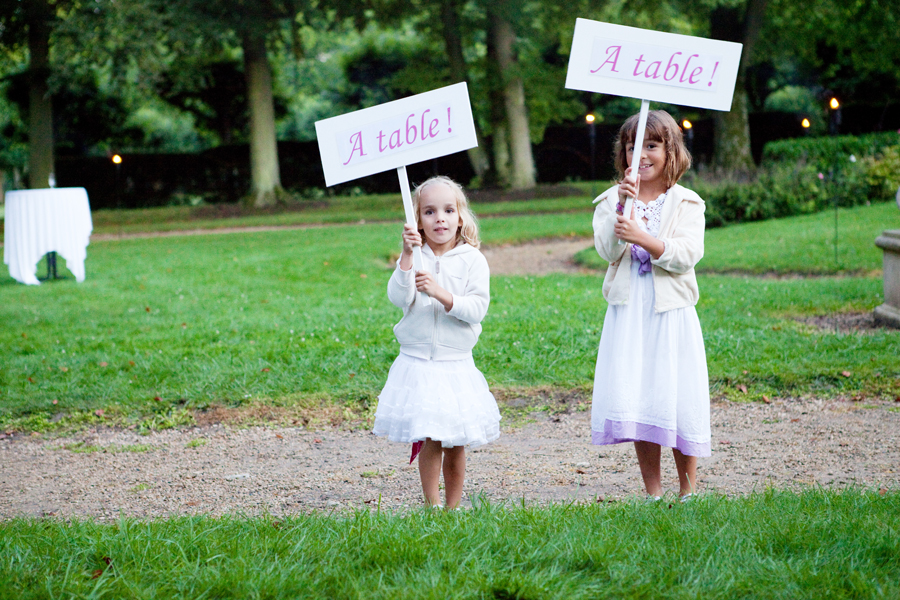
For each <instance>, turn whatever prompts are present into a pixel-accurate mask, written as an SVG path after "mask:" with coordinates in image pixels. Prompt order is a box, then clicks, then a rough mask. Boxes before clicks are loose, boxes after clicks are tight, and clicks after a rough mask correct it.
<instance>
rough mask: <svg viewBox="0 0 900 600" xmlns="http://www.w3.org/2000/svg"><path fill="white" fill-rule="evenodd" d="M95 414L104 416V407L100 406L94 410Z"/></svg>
mask: <svg viewBox="0 0 900 600" xmlns="http://www.w3.org/2000/svg"><path fill="white" fill-rule="evenodd" d="M94 414H95V415H97V416H98V417H102V416H103V409H102V408H98V409H97V410H95V411H94Z"/></svg>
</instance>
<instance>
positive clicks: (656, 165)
mask: <svg viewBox="0 0 900 600" xmlns="http://www.w3.org/2000/svg"><path fill="white" fill-rule="evenodd" d="M625 155H626V157H627V159H628V164H631V160H632V156H634V145H633V144H629V145H628V146H627V147H626V148H625ZM665 167H666V147H665V144H663V143H662V142H660V141H657V140H644V147H643V150H642V152H641V161H640V163H639V167H638V172H639V173H640V175H641V190H644V189H648V188H650V187H652V188H653V189H654V190H655V189H656V187H658V184H659V183H662V187H663V190H662V191H665V187H666V185H665ZM648 191H649V190H648ZM641 195H643V194H641ZM655 197H656V196H653V198H655Z"/></svg>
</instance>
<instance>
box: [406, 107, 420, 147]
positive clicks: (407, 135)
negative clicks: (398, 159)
mask: <svg viewBox="0 0 900 600" xmlns="http://www.w3.org/2000/svg"><path fill="white" fill-rule="evenodd" d="M414 116H416V113H413V114H411V115H409V116H408V117H406V143H407V144H414V143H415V141H416V136H417V135H418V134H419V132H418V130H417V129H416V126H415V125H413V126H412V127H410V126H409V120H410V119H412V118H413V117H414ZM410 130H412V139H409V131H410Z"/></svg>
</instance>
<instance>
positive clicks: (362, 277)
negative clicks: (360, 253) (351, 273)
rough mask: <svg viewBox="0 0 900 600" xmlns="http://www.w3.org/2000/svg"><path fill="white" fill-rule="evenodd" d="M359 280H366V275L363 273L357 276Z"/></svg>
mask: <svg viewBox="0 0 900 600" xmlns="http://www.w3.org/2000/svg"><path fill="white" fill-rule="evenodd" d="M359 278H360V279H368V278H369V276H368V275H366V274H365V273H360V274H359Z"/></svg>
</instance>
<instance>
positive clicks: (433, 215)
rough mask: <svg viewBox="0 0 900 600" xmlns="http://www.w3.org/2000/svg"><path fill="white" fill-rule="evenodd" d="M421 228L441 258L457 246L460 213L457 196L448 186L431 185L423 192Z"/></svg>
mask: <svg viewBox="0 0 900 600" xmlns="http://www.w3.org/2000/svg"><path fill="white" fill-rule="evenodd" d="M419 227H420V228H421V229H422V231H423V232H424V233H425V241H427V242H428V246H429V247H430V248H431V250H432V251H433V252H434V254H435V256H441V255H442V254H444V253H445V252H447V251H449V250H452V249H453V248H454V247H455V246H456V234H457V232H458V231H459V211H458V210H457V206H456V196H455V195H454V193H453V190H451V189H450V188H449V187H448V186H446V185H440V184H436V185H430V186H428V187H427V188H425V189H424V190H423V191H422V194H421V197H420V200H419Z"/></svg>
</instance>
